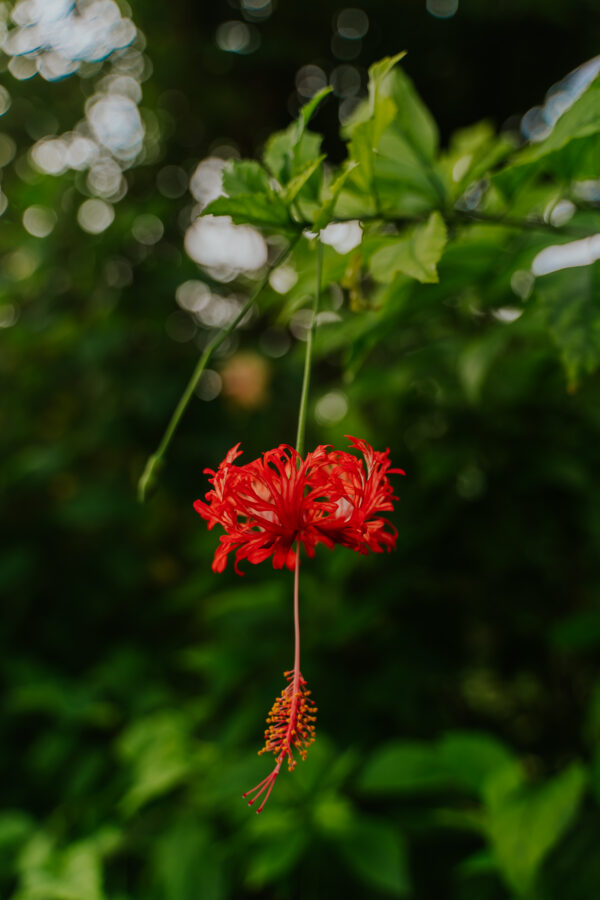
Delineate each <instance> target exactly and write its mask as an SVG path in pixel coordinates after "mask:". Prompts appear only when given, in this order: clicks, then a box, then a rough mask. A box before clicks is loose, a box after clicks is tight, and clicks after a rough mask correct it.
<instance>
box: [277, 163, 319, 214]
mask: <svg viewBox="0 0 600 900" xmlns="http://www.w3.org/2000/svg"><path fill="white" fill-rule="evenodd" d="M324 159H325V155H324V154H323V155H322V156H317V158H316V159H313V160H312V161H311V162H309V163H308V165H306V166H305V167H304V168H303V169H302V171H301V172H299V174H298V175H295V176H294V177H293V178H292V179H291V180H290V181H288V183H287V185H286V186H285V188H284V191H283V199H284V201H285V203H287V204H289V203H293V201H294V200H295V199H296V197H297V196H298V194H299V193H300V191H301V190H302V188H303V187H304V185H305V184H306V183H307V181H308V180H309V178H311V177H312V175H313V174H314V173H315V172H316V171H317V169H318V168H319V166H320V165H321V163H322V162H323V160H324Z"/></svg>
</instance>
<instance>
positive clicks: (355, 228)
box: [321, 220, 363, 253]
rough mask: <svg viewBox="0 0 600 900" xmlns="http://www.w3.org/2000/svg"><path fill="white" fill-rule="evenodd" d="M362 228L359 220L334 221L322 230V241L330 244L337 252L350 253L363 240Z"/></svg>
mask: <svg viewBox="0 0 600 900" xmlns="http://www.w3.org/2000/svg"><path fill="white" fill-rule="evenodd" d="M362 236H363V233H362V228H361V227H360V222H358V221H357V220H354V221H351V222H332V223H331V225H328V226H327V228H324V229H323V231H322V232H321V241H322V242H323V243H324V244H328V245H329V246H330V247H333V249H334V250H335V251H336V253H349V252H350V250H354V248H355V247H358V245H359V244H360V242H361V241H362Z"/></svg>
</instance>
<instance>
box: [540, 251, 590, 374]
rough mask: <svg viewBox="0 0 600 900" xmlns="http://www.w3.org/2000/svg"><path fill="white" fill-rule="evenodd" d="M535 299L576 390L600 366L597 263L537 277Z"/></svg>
mask: <svg viewBox="0 0 600 900" xmlns="http://www.w3.org/2000/svg"><path fill="white" fill-rule="evenodd" d="M535 296H536V297H538V298H539V302H540V304H541V307H542V309H543V310H544V312H545V315H546V321H547V324H548V329H549V331H550V334H551V335H552V337H553V339H554V341H555V343H556V345H557V346H558V349H559V351H560V356H561V359H562V361H563V364H564V367H565V370H566V374H567V379H568V382H569V386H570V387H571V388H575V387H576V386H577V384H578V383H579V381H580V379H581V377H582V376H583V375H585V374H591V373H592V372H594V371H596V369H598V367H599V366H600V263H594V264H593V265H589V266H578V267H577V268H571V269H566V270H563V271H560V272H554V273H552V274H549V275H542V276H539V277H538V279H537V281H536V286H535Z"/></svg>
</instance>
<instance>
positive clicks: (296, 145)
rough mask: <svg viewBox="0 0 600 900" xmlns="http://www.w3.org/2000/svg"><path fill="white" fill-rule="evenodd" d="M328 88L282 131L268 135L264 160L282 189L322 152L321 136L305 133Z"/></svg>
mask: <svg viewBox="0 0 600 900" xmlns="http://www.w3.org/2000/svg"><path fill="white" fill-rule="evenodd" d="M330 91H331V88H324V89H323V90H322V91H319V93H318V94H315V96H314V97H313V98H312V99H311V100H309V101H308V103H306V104H305V105H304V106H303V107H302V109H301V110H300V115H299V116H298V118H297V119H296V120H295V121H294V122H292V123H291V125H289V126H288V127H287V128H286V130H285V131H278V132H276V133H275V134H273V135H271V137H270V138H269V140H268V141H267V143H266V145H265V150H264V153H263V161H264V163H265V165H266V167H267V168H268V169H269V171H270V172H271V173H272V174H273V175H274V176H275V178H276V179H277V180H278V181H279V183H280V184H281V185H282V186H283V187H285V185H287V184H288V183H289V182H290V181H291V179H292V178H294V177H295V176H296V175H299V174H300V172H302V171H303V170H304V169H306V167H307V166H308V165H309V164H310V163H312V162H314V161H315V159H316V158H317V157H318V156H319V154H320V150H321V141H322V138H321V135H319V134H314V133H313V132H311V131H308V130H307V127H306V126H307V125H308V123H309V121H310V119H311V117H312V116H313V114H314V112H315V110H316V108H317V106H318V105H319V103H320V102H321V100H322V99H323V97H325V96H326V95H327V94H329V93H330Z"/></svg>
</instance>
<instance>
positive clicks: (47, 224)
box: [23, 206, 56, 238]
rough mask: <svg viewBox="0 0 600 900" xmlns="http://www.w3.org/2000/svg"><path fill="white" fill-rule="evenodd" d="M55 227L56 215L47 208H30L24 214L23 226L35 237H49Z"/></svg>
mask: <svg viewBox="0 0 600 900" xmlns="http://www.w3.org/2000/svg"><path fill="white" fill-rule="evenodd" d="M55 225H56V213H55V212H54V210H52V209H48V207H47V206H29V207H28V208H27V209H26V210H25V212H24V213H23V226H24V228H25V230H26V231H28V232H29V234H31V235H33V237H37V238H45V237H48V235H49V234H51V232H52V231H53V230H54V226H55Z"/></svg>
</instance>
